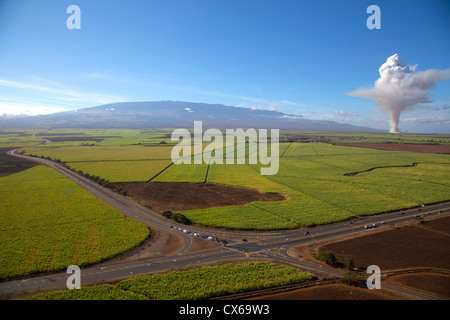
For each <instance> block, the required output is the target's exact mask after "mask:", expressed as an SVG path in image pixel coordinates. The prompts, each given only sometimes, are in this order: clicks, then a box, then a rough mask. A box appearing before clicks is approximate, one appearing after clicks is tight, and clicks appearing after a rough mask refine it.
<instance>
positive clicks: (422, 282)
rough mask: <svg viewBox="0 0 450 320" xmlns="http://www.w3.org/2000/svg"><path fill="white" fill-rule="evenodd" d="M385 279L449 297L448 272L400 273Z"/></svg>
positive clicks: (449, 280)
mask: <svg viewBox="0 0 450 320" xmlns="http://www.w3.org/2000/svg"><path fill="white" fill-rule="evenodd" d="M386 281H387V282H390V283H394V284H400V285H404V286H407V287H410V288H413V289H418V290H421V291H427V292H430V293H433V294H437V295H440V296H442V297H444V298H447V299H448V298H450V275H449V274H437V273H429V272H423V273H413V274H401V275H395V276H392V277H389V278H388V279H387V280H386Z"/></svg>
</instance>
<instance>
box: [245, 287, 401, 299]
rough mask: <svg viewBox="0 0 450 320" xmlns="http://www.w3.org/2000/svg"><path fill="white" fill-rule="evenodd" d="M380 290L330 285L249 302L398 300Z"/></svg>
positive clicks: (262, 297) (261, 297) (268, 296)
mask: <svg viewBox="0 0 450 320" xmlns="http://www.w3.org/2000/svg"><path fill="white" fill-rule="evenodd" d="M382 290H383V289H381V292H380V290H376V291H375V290H369V289H365V288H357V287H352V286H348V285H344V284H328V285H322V286H314V287H310V288H304V289H298V290H292V291H287V292H281V293H276V294H269V295H264V296H258V297H255V298H252V299H249V300H394V299H398V298H396V297H394V296H392V295H389V294H387V293H384V292H383V291H382Z"/></svg>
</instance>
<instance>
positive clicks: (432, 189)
mask: <svg viewBox="0 0 450 320" xmlns="http://www.w3.org/2000/svg"><path fill="white" fill-rule="evenodd" d="M105 134H106V133H105ZM109 134H112V132H109ZM147 134H148V135H150V133H148V132H147V133H143V134H141V135H147ZM141 135H137V136H141ZM134 137H136V136H134ZM149 137H150V136H149ZM163 137H165V135H162V136H161V137H160V138H163ZM131 138H132V137H127V139H131ZM156 138H158V137H156ZM105 141H106V140H105ZM126 141H128V140H126ZM130 141H131V140H130ZM130 141H129V142H130ZM207 145H209V144H208V143H205V144H203V147H205V146H207ZM172 147H173V146H167V145H166V146H164V145H160V146H144V145H124V146H119V145H113V146H112V145H111V146H107V145H105V146H93V147H82V146H77V147H64V148H54V147H52V144H50V145H48V146H39V147H37V148H35V149H34V150H33V149H30V150H27V152H28V153H35V154H37V155H43V156H49V157H51V158H53V159H61V160H62V161H66V162H68V164H69V166H70V167H72V168H74V169H75V170H81V171H83V172H84V173H89V174H91V175H96V176H99V177H100V178H103V179H105V180H109V181H110V182H114V183H129V182H147V181H149V180H151V182H152V183H153V182H158V183H159V182H170V183H173V182H176V183H205V182H209V183H215V184H227V185H230V186H239V187H245V188H250V189H257V190H258V191H261V192H265V193H281V194H283V195H284V196H285V197H286V199H287V200H284V201H277V202H266V201H255V202H252V203H247V204H245V205H239V206H237V205H232V206H228V207H218V208H211V204H208V205H204V204H203V203H199V206H198V207H197V208H201V209H195V210H193V209H192V208H191V207H186V208H185V209H182V208H180V211H186V212H185V215H186V217H188V218H189V219H190V220H191V221H192V222H193V223H197V224H200V225H204V226H210V227H217V228H231V229H244V230H254V229H258V230H268V229H292V228H299V227H306V226H314V225H318V224H324V223H330V222H336V221H340V220H345V219H349V218H352V217H356V216H361V215H371V214H377V213H381V212H386V211H393V210H399V209H403V208H409V207H414V206H418V205H421V204H427V203H433V202H438V201H446V200H450V197H449V192H448V190H449V187H450V171H449V168H450V158H449V156H448V155H443V154H427V153H416V152H401V151H385V150H375V149H364V148H356V147H345V146H336V145H331V144H327V143H296V142H286V143H280V144H279V150H280V161H279V170H278V173H277V174H276V175H272V176H270V175H269V176H263V175H261V167H267V165H261V164H249V161H248V160H249V159H248V151H247V154H246V155H245V156H246V164H212V165H208V164H207V163H202V164H180V165H178V164H173V165H172V164H171V152H172ZM191 150H193V149H191ZM234 151H235V158H234V159H235V160H236V158H237V152H236V151H237V150H236V148H234ZM258 151H260V150H258ZM131 189H132V188H131ZM174 192H175V189H174ZM176 192H178V193H179V192H180V190H178V189H177V191H176ZM169 193H170V192H169ZM129 195H130V196H136V197H137V198H136V199H137V200H143V199H144V200H145V199H146V198H148V197H146V196H145V195H142V194H140V195H134V194H129ZM183 195H184V196H187V193H186V194H184V193H183V192H181V194H177V196H179V197H183ZM142 197H143V198H142ZM140 198H142V199H140ZM198 199H201V197H199V198H198ZM156 202H157V201H156ZM200 202H201V201H200ZM218 206H219V205H218Z"/></svg>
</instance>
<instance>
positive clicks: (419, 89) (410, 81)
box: [348, 54, 450, 133]
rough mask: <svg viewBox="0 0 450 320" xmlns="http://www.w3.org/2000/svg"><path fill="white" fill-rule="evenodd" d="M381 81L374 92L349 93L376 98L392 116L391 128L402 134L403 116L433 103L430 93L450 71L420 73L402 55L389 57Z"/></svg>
mask: <svg viewBox="0 0 450 320" xmlns="http://www.w3.org/2000/svg"><path fill="white" fill-rule="evenodd" d="M379 73H380V78H379V79H378V80H377V81H375V85H374V87H373V88H371V89H359V90H355V91H353V92H350V93H348V95H350V96H353V97H363V98H367V99H372V100H374V101H375V104H376V105H377V107H379V108H380V109H383V110H386V111H387V112H388V113H389V117H390V119H391V120H390V125H391V129H390V131H389V132H391V133H398V132H399V130H398V123H399V120H400V113H401V112H403V111H405V110H407V109H410V108H412V107H414V106H416V105H417V104H419V103H424V102H431V101H430V99H429V97H428V92H429V90H430V89H431V88H432V87H433V86H434V85H435V84H436V83H437V82H438V81H440V80H442V79H448V78H450V69H447V70H434V69H429V70H426V71H421V72H419V71H416V66H407V65H405V64H404V63H403V62H402V60H401V59H400V56H399V55H398V54H394V55H392V56H390V57H389V58H387V60H386V62H385V63H384V64H383V65H382V66H381V67H380V69H379Z"/></svg>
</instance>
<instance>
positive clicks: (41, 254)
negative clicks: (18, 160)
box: [0, 166, 149, 279]
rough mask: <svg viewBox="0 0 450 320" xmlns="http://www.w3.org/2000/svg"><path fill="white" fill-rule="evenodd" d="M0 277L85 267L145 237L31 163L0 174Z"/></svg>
mask: <svg viewBox="0 0 450 320" xmlns="http://www.w3.org/2000/svg"><path fill="white" fill-rule="evenodd" d="M0 221H1V225H0V243H1V247H0V279H9V278H14V277H19V276H25V275H30V274H34V273H42V272H52V271H58V270H62V269H64V268H67V267H68V266H70V265H73V264H75V265H78V266H87V265H90V264H93V263H96V262H100V261H103V260H106V259H109V258H111V257H113V256H116V255H118V254H120V253H123V252H125V251H127V250H129V249H131V248H133V247H135V246H137V245H138V244H140V243H142V242H143V241H144V240H145V239H146V238H148V236H149V229H148V227H147V226H145V225H143V224H140V223H138V222H136V221H134V220H131V219H128V218H125V217H124V216H123V215H122V214H121V213H119V212H117V211H116V210H114V209H112V208H111V207H109V206H107V205H106V204H104V203H103V202H101V201H100V200H98V199H97V198H95V197H94V196H93V195H91V194H90V193H89V192H87V191H85V190H84V189H83V188H81V187H80V186H78V185H77V184H76V183H74V182H72V181H70V180H69V179H67V178H65V177H64V176H63V175H62V174H60V173H58V172H57V171H55V170H53V169H50V168H47V167H44V166H36V167H33V168H31V169H28V170H25V171H22V172H19V173H16V174H12V175H9V176H6V177H0Z"/></svg>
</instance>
